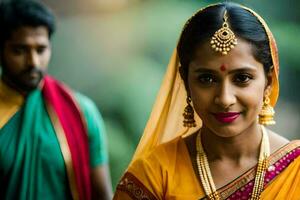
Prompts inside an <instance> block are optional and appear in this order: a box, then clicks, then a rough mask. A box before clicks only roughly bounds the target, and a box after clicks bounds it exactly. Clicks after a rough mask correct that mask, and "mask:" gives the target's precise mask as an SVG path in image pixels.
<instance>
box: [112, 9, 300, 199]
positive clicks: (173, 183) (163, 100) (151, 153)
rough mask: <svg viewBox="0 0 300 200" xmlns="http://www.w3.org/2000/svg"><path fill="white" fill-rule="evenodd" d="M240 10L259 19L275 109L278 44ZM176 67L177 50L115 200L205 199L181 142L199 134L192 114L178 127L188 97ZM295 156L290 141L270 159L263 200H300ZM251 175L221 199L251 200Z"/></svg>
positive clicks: (298, 147)
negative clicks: (268, 56)
mask: <svg viewBox="0 0 300 200" xmlns="http://www.w3.org/2000/svg"><path fill="white" fill-rule="evenodd" d="M211 6H214V5H211ZM208 7H210V6H208ZM208 7H206V8H208ZM206 8H203V9H201V10H200V11H198V12H201V11H202V10H204V9H206ZM243 8H244V9H245V10H247V11H249V12H250V13H252V14H253V15H254V16H256V17H257V19H258V20H259V22H260V23H261V24H262V25H263V27H264V28H265V31H266V33H267V35H268V39H269V46H270V50H271V57H272V62H273V71H272V91H271V94H270V100H271V105H272V106H275V105H276V102H277V98H278V95H279V79H278V75H279V61H278V52H277V47H276V43H275V40H274V37H273V35H272V33H271V31H270V30H269V28H268V26H267V24H266V23H265V22H264V20H263V19H262V18H261V17H260V16H259V15H258V14H256V13H255V12H254V11H252V10H250V9H249V8H246V7H243ZM198 12H197V13H198ZM192 18H193V17H192ZM187 23H189V20H188V22H187ZM179 66H180V63H179V59H178V55H177V51H176V50H175V51H174V52H173V55H172V57H171V59H170V62H169V65H168V68H167V72H166V75H165V77H164V80H163V83H162V86H161V88H160V91H159V93H158V96H157V99H156V102H155V104H154V107H153V110H152V113H151V116H150V119H149V121H148V123H147V126H146V128H145V130H144V133H143V136H142V138H141V140H140V143H139V145H138V147H137V150H136V152H135V154H134V157H133V159H132V162H131V163H130V165H129V167H128V169H127V171H126V173H125V174H124V176H123V177H122V179H121V181H120V183H119V184H118V186H117V191H116V193H115V196H114V200H127V199H133V200H140V199H141V200H142V199H145V200H146V199H150V200H154V199H157V200H163V199H167V200H179V199H180V200H187V199H188V200H194V199H206V197H205V193H204V191H203V188H202V185H201V184H200V181H199V177H198V176H197V175H196V174H195V170H194V168H193V163H192V162H193V160H192V159H191V156H190V155H189V152H188V148H187V146H186V143H185V141H184V138H185V137H187V136H189V135H191V134H192V133H195V132H196V131H197V130H199V129H200V128H201V126H202V123H201V119H200V118H199V117H198V116H197V115H196V124H197V126H196V127H194V128H185V127H183V126H182V121H183V117H182V111H183V110H184V106H185V105H186V104H185V98H186V95H187V94H186V90H185V86H184V82H183V80H182V79H181V77H180V74H179ZM299 155H300V141H293V142H290V143H289V144H287V145H285V146H284V147H282V148H281V149H279V150H277V151H276V152H274V153H273V154H271V155H270V157H269V158H268V160H269V166H268V170H267V173H266V176H265V180H264V181H265V182H264V184H265V185H264V190H263V193H262V194H261V199H265V200H267V199H268V200H269V199H275V200H282V199H295V200H296V199H300V181H299V180H300V168H299V166H300V158H299ZM255 173H256V166H254V167H253V168H251V169H249V170H248V171H247V172H245V173H244V174H242V175H241V176H240V177H238V178H236V179H235V180H233V181H232V182H230V183H228V184H227V185H225V186H223V187H221V188H219V189H218V192H219V194H220V196H221V198H222V199H249V198H250V196H251V192H252V188H253V185H254V179H255Z"/></svg>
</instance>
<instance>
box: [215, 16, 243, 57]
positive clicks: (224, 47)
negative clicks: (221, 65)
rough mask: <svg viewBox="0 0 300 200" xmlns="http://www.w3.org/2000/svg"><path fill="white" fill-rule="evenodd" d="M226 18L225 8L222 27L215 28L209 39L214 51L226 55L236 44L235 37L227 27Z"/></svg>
mask: <svg viewBox="0 0 300 200" xmlns="http://www.w3.org/2000/svg"><path fill="white" fill-rule="evenodd" d="M227 19H228V16H227V10H225V12H224V17H223V20H224V22H223V24H222V28H220V29H219V30H217V31H216V32H215V34H214V35H213V36H212V37H211V40H210V44H211V48H212V49H213V50H215V51H216V52H220V53H222V55H227V53H228V52H229V51H230V50H231V49H233V48H234V47H235V45H237V39H236V37H235V34H234V32H233V31H232V30H231V29H230V28H229V24H228V22H227Z"/></svg>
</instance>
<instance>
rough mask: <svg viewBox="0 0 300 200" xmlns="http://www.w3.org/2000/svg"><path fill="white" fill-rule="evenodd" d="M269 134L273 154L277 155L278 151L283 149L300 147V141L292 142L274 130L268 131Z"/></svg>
mask: <svg viewBox="0 0 300 200" xmlns="http://www.w3.org/2000/svg"><path fill="white" fill-rule="evenodd" d="M268 134H269V140H270V148H271V149H270V150H271V153H275V152H276V151H280V150H283V149H286V150H289V149H293V148H297V147H299V146H300V140H292V141H290V140H288V139H287V138H285V137H283V136H281V135H279V134H278V133H276V132H274V131H272V130H268Z"/></svg>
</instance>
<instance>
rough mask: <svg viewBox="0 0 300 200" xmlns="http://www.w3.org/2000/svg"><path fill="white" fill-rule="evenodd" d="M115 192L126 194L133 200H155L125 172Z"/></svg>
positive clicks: (133, 177) (155, 199)
mask: <svg viewBox="0 0 300 200" xmlns="http://www.w3.org/2000/svg"><path fill="white" fill-rule="evenodd" d="M117 190H119V191H123V192H125V193H126V194H128V195H129V196H130V197H131V198H132V199H133V200H157V198H156V197H155V196H154V195H153V194H152V193H151V192H150V191H149V190H148V189H147V188H146V187H145V186H144V185H143V183H142V182H141V181H139V180H138V179H137V178H136V177H135V176H134V175H133V174H132V173H130V172H126V173H125V174H124V176H123V177H122V179H121V181H120V182H119V184H118V186H117Z"/></svg>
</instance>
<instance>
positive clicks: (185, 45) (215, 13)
mask: <svg viewBox="0 0 300 200" xmlns="http://www.w3.org/2000/svg"><path fill="white" fill-rule="evenodd" d="M225 10H226V11H227V16H228V23H229V26H230V29H231V30H233V32H234V33H235V35H236V36H237V37H240V38H242V39H244V40H246V41H247V42H249V43H250V44H251V45H252V46H253V48H252V49H253V56H254V57H255V59H256V60H257V61H259V62H261V63H262V64H263V66H264V70H265V72H266V73H267V72H269V71H270V69H271V66H272V65H273V64H272V57H271V52H270V46H269V40H268V35H267V33H266V31H265V29H264V27H263V25H262V24H261V23H260V21H259V20H258V19H257V17H256V16H254V15H253V14H252V13H251V12H249V11H248V10H246V9H244V8H243V7H241V6H240V5H238V4H235V3H230V2H225V3H220V4H216V5H214V6H211V7H208V8H205V9H204V10H203V11H200V12H198V13H196V14H195V15H194V16H193V17H192V18H191V19H190V20H189V21H188V22H187V23H186V25H185V28H184V30H183V32H182V34H181V37H180V39H179V43H178V46H177V51H178V56H179V60H180V63H181V66H182V69H181V70H182V72H183V75H184V77H183V78H184V79H185V78H187V74H188V66H189V64H190V62H191V60H192V59H193V56H194V53H195V50H196V48H197V47H198V46H199V45H201V44H202V43H204V42H206V41H209V40H210V38H211V37H212V35H213V34H214V33H215V32H216V31H217V30H218V29H220V28H221V27H222V23H223V22H224V21H223V16H224V12H225Z"/></svg>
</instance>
